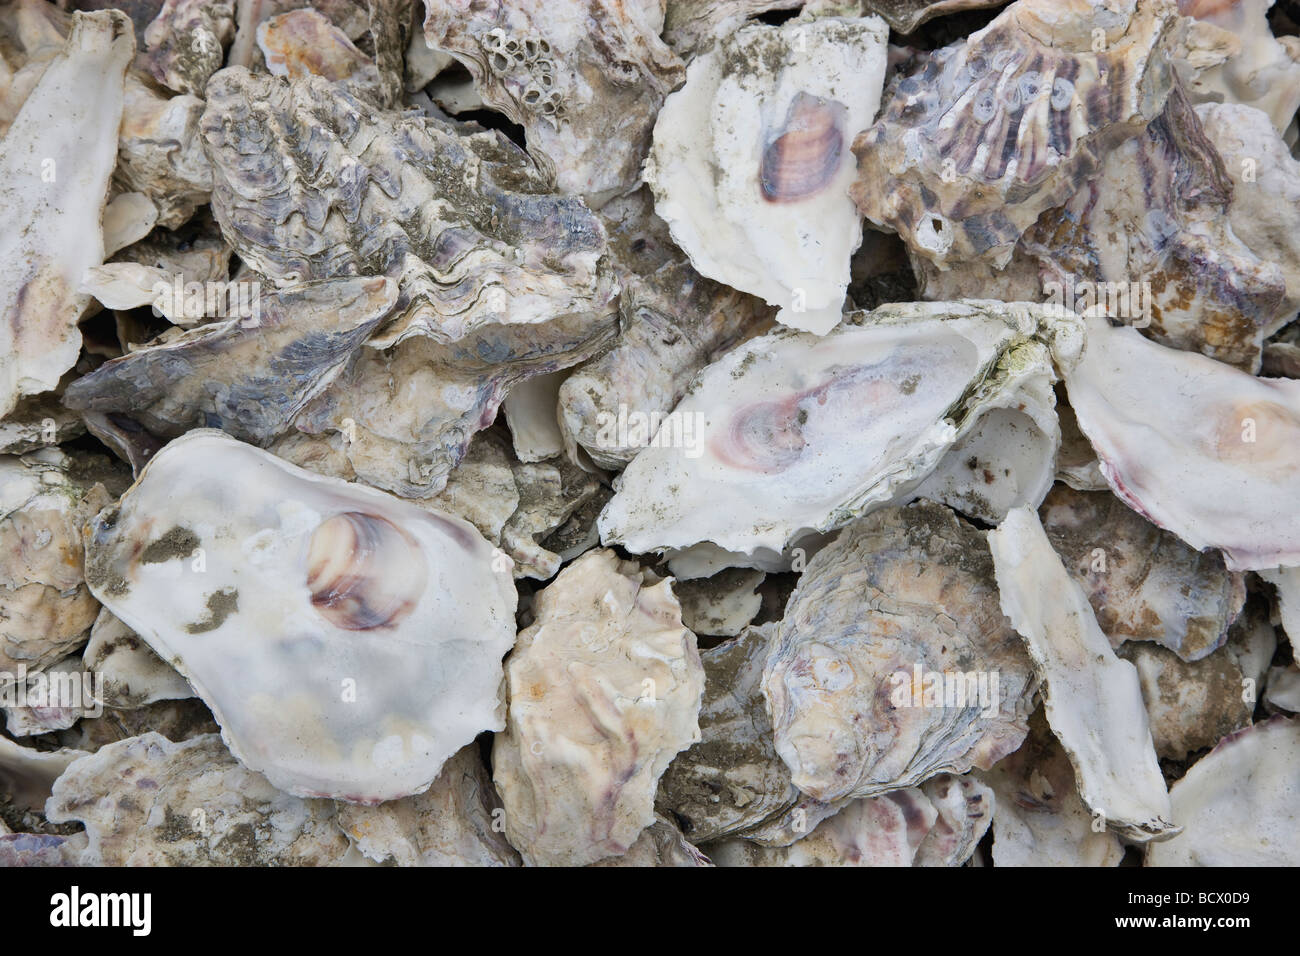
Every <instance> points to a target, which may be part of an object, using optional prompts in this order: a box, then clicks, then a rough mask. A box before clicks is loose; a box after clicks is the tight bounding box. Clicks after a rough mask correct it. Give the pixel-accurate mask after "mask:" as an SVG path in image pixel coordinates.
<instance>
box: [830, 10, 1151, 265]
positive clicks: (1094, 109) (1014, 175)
mask: <svg viewBox="0 0 1300 956" xmlns="http://www.w3.org/2000/svg"><path fill="white" fill-rule="evenodd" d="M1176 20H1177V12H1176V10H1175V9H1174V8H1173V6H1172V4H1171V3H1169V2H1167V0H1019V2H1017V3H1014V4H1012V5H1011V6H1010V7H1008V8H1007V9H1006V10H1004V11H1003V12H1002V13H1001V14H1000V15H999V16H998V17H997V18H996V19H995V20H994V21H993V22H992V23H990V24H989V25H988V26H987V27H985V28H984V29H982V30H980V31H978V32H976V33H974V34H972V35H971V36H970V37H969V38H968V39H967V40H966V41H965V42H964V43H958V44H954V45H953V46H950V47H946V48H944V49H942V50H936V51H935V52H933V53H931V54H929V55H928V56H926V57H925V58H923V59H922V60H921V62H920V65H919V67H918V68H917V69H916V71H915V72H912V73H910V74H908V75H905V76H904V75H900V76H899V77H897V78H896V79H895V80H894V81H893V82H892V83H891V85H890V87H889V89H888V90H887V91H886V96H885V105H884V108H883V111H882V113H881V116H880V119H878V120H877V121H876V123H875V125H873V126H872V127H871V128H870V129H867V130H865V131H864V132H862V133H861V134H860V135H859V136H858V138H857V140H856V141H855V143H854V144H853V151H854V152H855V153H856V154H857V157H858V179H857V182H856V183H855V184H854V186H853V197H854V199H855V201H856V202H857V204H858V209H859V210H860V212H861V213H862V215H864V216H865V217H866V218H867V219H869V220H871V221H872V222H873V223H876V224H877V225H880V226H884V227H887V228H889V229H893V230H895V231H897V232H898V233H899V235H901V236H902V238H903V240H904V241H905V242H906V243H907V246H908V249H909V250H910V251H911V252H912V253H913V254H914V255H916V256H918V257H921V258H924V259H926V260H929V261H930V262H931V263H933V264H934V265H935V266H937V267H938V268H940V269H946V268H948V267H950V266H951V265H952V264H954V263H962V262H966V261H970V260H976V259H979V260H983V261H984V262H987V263H989V264H991V265H993V266H994V267H997V268H1001V267H1002V266H1004V265H1006V263H1007V261H1008V260H1009V259H1010V258H1011V254H1012V251H1013V250H1014V248H1015V244H1016V241H1017V240H1018V239H1019V238H1020V236H1021V235H1022V234H1023V233H1024V232H1025V230H1026V229H1028V228H1029V227H1030V226H1031V225H1033V223H1034V222H1035V221H1036V220H1037V219H1038V217H1039V216H1040V215H1041V214H1042V213H1043V212H1045V211H1046V210H1048V209H1050V208H1052V207H1054V206H1058V205H1060V204H1061V203H1063V202H1064V201H1065V200H1067V199H1068V198H1070V196H1072V195H1073V194H1074V193H1075V192H1076V191H1077V189H1078V188H1079V186H1080V185H1081V184H1082V182H1084V181H1086V180H1087V179H1089V178H1091V177H1092V175H1093V174H1095V172H1096V170H1097V168H1098V166H1099V164H1100V162H1101V160H1102V157H1103V156H1104V155H1105V154H1106V153H1107V152H1108V151H1109V150H1111V149H1113V148H1114V147H1115V146H1116V145H1118V144H1119V143H1121V142H1123V141H1124V140H1125V139H1128V138H1129V137H1131V136H1134V135H1136V134H1137V133H1140V132H1141V131H1142V130H1143V129H1144V128H1145V126H1146V124H1147V123H1149V122H1150V121H1151V120H1152V119H1154V118H1155V117H1156V116H1157V115H1158V114H1159V112H1160V109H1161V107H1162V106H1163V105H1164V99H1165V96H1166V94H1167V93H1168V91H1169V87H1170V84H1171V83H1172V71H1171V68H1170V66H1169V63H1168V59H1167V56H1166V53H1167V48H1168V47H1169V46H1170V42H1171V36H1172V28H1173V26H1174V24H1175V21H1176ZM1095 31H1101V33H1100V38H1099V39H1100V42H1096V41H1095V39H1094V38H1096V37H1098V34H1097V33H1096V32H1095ZM1097 46H1100V47H1101V49H1100V50H1097V49H1096V48H1097Z"/></svg>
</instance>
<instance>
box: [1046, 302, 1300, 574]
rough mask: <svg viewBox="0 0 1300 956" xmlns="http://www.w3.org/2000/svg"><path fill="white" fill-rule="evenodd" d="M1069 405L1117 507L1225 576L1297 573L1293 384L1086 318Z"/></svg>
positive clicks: (1296, 402) (1298, 446)
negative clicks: (1205, 557)
mask: <svg viewBox="0 0 1300 956" xmlns="http://www.w3.org/2000/svg"><path fill="white" fill-rule="evenodd" d="M1065 378H1066V387H1067V390H1068V391H1069V395H1070V405H1071V407H1073V409H1074V413H1075V415H1076V417H1077V418H1078V421H1079V427H1080V428H1081V429H1082V430H1083V433H1084V434H1085V435H1087V436H1088V440H1089V441H1091V442H1092V446H1093V448H1094V449H1096V451H1097V456H1098V458H1099V459H1100V462H1101V472H1102V474H1103V475H1104V476H1105V477H1106V480H1107V481H1108V482H1109V483H1110V486H1111V488H1112V490H1114V492H1115V494H1117V495H1118V496H1119V497H1120V499H1121V500H1122V501H1123V502H1124V503H1125V504H1127V505H1128V506H1129V507H1130V508H1133V509H1134V510H1135V511H1137V512H1138V513H1139V514H1141V515H1142V516H1143V517H1145V518H1147V519H1148V520H1149V521H1151V522H1152V523H1154V524H1155V525H1157V526H1158V527H1161V528H1164V529H1166V530H1168V531H1172V532H1173V533H1174V534H1176V535H1178V537H1180V538H1182V539H1183V540H1184V541H1186V542H1187V543H1188V544H1190V545H1191V546H1192V547H1193V548H1197V549H1204V548H1207V547H1214V548H1218V549H1220V550H1221V551H1222V552H1223V555H1224V558H1225V560H1226V562H1227V566H1228V569H1229V570H1232V571H1241V570H1255V569H1262V568H1272V567H1276V566H1277V565H1295V564H1300V510H1298V509H1296V508H1295V507H1294V502H1295V501H1296V500H1297V499H1300V382H1297V381H1292V380H1290V379H1280V378H1276V379H1273V378H1268V379H1266V378H1255V377H1254V376H1251V375H1248V374H1246V373H1245V372H1241V371H1238V370H1237V369H1234V368H1232V367H1230V366H1227V365H1223V364H1221V363H1219V362H1216V361H1214V360H1213V359H1208V358H1205V357H1204V356H1201V355H1197V354H1195V353H1192V352H1179V351H1175V350H1173V349H1170V348H1166V347H1165V346H1162V345H1157V344H1156V343H1154V342H1150V341H1148V340H1147V339H1145V338H1143V337H1142V336H1141V335H1140V334H1139V333H1138V332H1137V331H1136V330H1134V329H1131V328H1111V327H1110V325H1109V324H1108V323H1107V322H1106V321H1105V320H1104V319H1097V318H1093V319H1089V320H1088V348H1087V351H1086V352H1085V354H1084V357H1083V360H1082V361H1081V362H1080V363H1079V364H1078V365H1077V366H1076V367H1075V368H1074V370H1073V371H1072V372H1070V373H1069V374H1067V375H1066V377H1065Z"/></svg>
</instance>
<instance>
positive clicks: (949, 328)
mask: <svg viewBox="0 0 1300 956" xmlns="http://www.w3.org/2000/svg"><path fill="white" fill-rule="evenodd" d="M1080 331H1081V326H1080V325H1079V322H1078V320H1077V319H1075V318H1074V317H1073V316H1071V315H1069V314H1066V315H1063V316H1060V317H1056V316H1054V315H1049V314H1048V313H1047V312H1045V311H1044V310H1043V309H1042V308H1041V307H1038V306H1031V305H1016V306H1004V305H1002V304H999V303H987V302H985V303H981V302H965V303H944V304H933V303H908V304H905V305H896V306H895V305H887V306H882V307H881V308H879V309H877V310H875V311H874V312H872V313H869V314H865V315H863V314H857V315H854V316H852V321H846V322H845V324H843V325H841V326H840V327H839V328H837V329H835V330H834V331H832V332H830V333H829V334H827V335H826V336H824V337H817V336H814V335H811V334H807V333H796V332H794V331H792V330H782V331H779V332H775V333H772V334H770V335H764V336H760V337H759V338H755V339H751V340H750V341H748V342H746V343H744V344H743V345H741V346H739V347H737V348H735V349H733V350H732V351H730V352H728V353H727V354H726V355H725V356H724V357H723V358H722V359H720V360H719V361H718V362H715V363H714V364H713V365H711V366H709V367H708V368H707V369H705V370H704V371H703V372H701V373H700V376H699V378H698V379H697V381H696V384H695V386H694V387H693V389H692V391H691V392H690V394H688V395H687V396H686V397H685V398H684V399H683V400H682V401H681V402H680V403H679V404H678V405H677V407H676V409H674V411H673V420H672V421H669V422H666V423H665V424H664V425H663V426H661V428H660V431H659V432H658V434H657V435H656V436H655V439H654V441H653V442H652V445H651V447H649V448H646V449H645V450H643V451H642V452H641V453H640V454H639V455H638V456H637V457H636V459H634V460H633V462H632V464H631V465H629V466H628V468H627V470H626V471H624V472H623V475H622V478H621V479H620V483H619V485H618V491H617V494H615V496H614V498H613V500H612V501H611V502H610V503H609V505H608V506H607V507H606V508H605V511H604V512H603V513H602V514H601V517H600V531H601V540H602V541H604V543H605V544H612V543H618V544H622V545H624V546H625V547H627V548H628V549H629V550H630V551H634V552H637V553H644V552H646V551H650V550H664V549H680V548H685V547H688V546H690V545H693V544H697V543H699V542H712V543H713V544H715V545H716V546H717V547H718V548H721V549H725V550H726V551H729V552H733V554H732V556H731V558H730V563H733V564H745V565H749V566H757V567H763V568H765V569H769V570H782V569H784V567H788V558H782V557H781V556H782V553H783V552H785V551H786V550H787V548H788V546H790V545H792V544H797V543H798V541H799V539H800V538H801V537H804V536H806V535H807V534H808V533H809V532H813V531H828V530H832V529H834V528H837V527H840V526H842V525H844V524H846V523H847V522H848V521H850V520H852V518H853V517H854V516H856V515H860V514H863V513H866V512H869V511H870V510H872V509H873V508H878V507H883V506H886V505H889V504H896V503H901V502H905V501H908V500H910V498H911V496H912V495H913V493H914V491H915V489H916V488H917V486H919V485H920V484H921V483H922V481H924V479H925V478H926V477H927V476H928V475H929V474H930V473H931V472H932V471H933V470H934V469H935V468H936V467H937V466H938V465H939V463H940V461H941V460H942V458H943V456H944V454H945V453H946V452H947V451H948V450H949V449H950V448H952V447H953V446H954V444H955V443H956V442H957V441H958V440H960V439H961V438H962V437H964V436H965V435H966V434H968V433H969V432H970V431H971V430H972V429H973V428H974V427H975V426H976V425H977V424H978V423H979V422H980V421H981V420H982V418H983V416H984V415H985V414H986V413H987V412H989V411H990V410H992V409H995V408H1012V409H1015V408H1016V406H1019V405H1026V404H1027V402H1026V399H1025V395H1024V389H1025V387H1026V386H1027V383H1029V384H1032V383H1034V382H1035V381H1041V380H1042V379H1043V378H1044V377H1048V378H1050V377H1052V376H1054V374H1055V373H1054V371H1053V366H1054V363H1055V364H1061V363H1064V364H1066V365H1068V364H1069V363H1070V362H1071V361H1073V356H1074V355H1076V354H1077V351H1078V349H1079V348H1080V347H1081V341H1080ZM1027 420H1028V419H1027ZM1051 424H1054V420H1053V421H1051V422H1048V426H1049V427H1050V425H1051ZM688 428H689V429H690V431H689V432H688V431H687V429H688ZM1042 438H1043V439H1044V440H1043V441H1040V442H1039V444H1038V448H1039V451H1040V456H1041V458H1042V459H1045V460H1047V461H1050V460H1052V459H1053V458H1054V455H1055V449H1056V443H1057V442H1058V441H1059V434H1058V433H1056V432H1055V431H1053V432H1052V433H1051V434H1049V435H1045V436H1042ZM656 446H657V447H656ZM674 446H676V447H674ZM1040 465H1041V462H1040ZM1052 471H1053V469H1052V468H1051V467H1050V466H1049V467H1041V466H1040V467H1036V468H1035V474H1036V478H1034V479H1032V480H1030V479H1025V480H1023V481H1021V482H1018V483H1017V484H1018V487H1020V488H1022V489H1024V494H1025V497H1026V498H1027V500H1028V501H1030V502H1032V503H1033V504H1035V505H1036V504H1037V503H1038V501H1039V500H1041V496H1042V495H1043V494H1045V493H1046V492H1047V488H1048V487H1049V486H1050V483H1051V480H1052ZM975 483H976V486H977V487H982V486H983V484H984V482H983V481H982V480H979V479H976V482H975ZM720 502H725V505H723V506H721V507H720V506H719V503H720ZM1014 503H1019V502H1018V501H1017V502H1014ZM724 566H725V564H724ZM706 573H711V572H706Z"/></svg>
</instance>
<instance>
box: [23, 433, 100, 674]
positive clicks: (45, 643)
mask: <svg viewBox="0 0 1300 956" xmlns="http://www.w3.org/2000/svg"><path fill="white" fill-rule="evenodd" d="M77 472H78V469H77V467H76V463H75V462H74V460H73V459H71V458H69V457H68V456H67V455H65V454H63V452H61V451H60V450H59V449H57V448H47V449H44V450H42V451H35V452H30V453H28V454H26V455H23V456H22V457H12V456H8V455H5V456H0V554H3V555H4V561H3V564H0V685H4V684H8V683H11V682H14V681H16V680H17V674H16V673H15V672H16V670H17V668H18V667H20V666H22V667H26V668H27V669H28V670H29V671H31V672H33V673H34V672H36V671H39V670H42V669H44V668H45V667H46V666H47V665H49V664H53V663H54V662H55V661H58V660H59V659H61V658H63V657H65V656H66V655H67V654H68V653H69V652H70V651H73V650H75V649H76V648H77V646H78V645H80V644H81V643H83V642H84V641H85V639H86V634H87V632H88V631H89V630H90V627H91V625H92V624H94V622H95V616H96V614H98V613H99V603H98V602H97V601H96V600H95V598H94V597H93V596H92V595H91V593H90V591H89V590H88V588H87V586H86V580H85V576H84V573H83V568H84V548H83V545H82V540H81V529H82V526H83V525H84V524H85V523H86V522H87V521H89V520H90V519H91V518H92V517H93V516H94V514H95V513H96V512H97V511H99V510H100V509H101V508H103V507H105V506H106V505H108V504H109V503H110V502H111V500H112V498H111V496H110V495H109V493H108V492H107V490H106V489H105V488H104V486H103V485H102V484H99V483H97V482H94V481H93V480H86V479H85V478H83V477H81V476H79V475H78V474H77Z"/></svg>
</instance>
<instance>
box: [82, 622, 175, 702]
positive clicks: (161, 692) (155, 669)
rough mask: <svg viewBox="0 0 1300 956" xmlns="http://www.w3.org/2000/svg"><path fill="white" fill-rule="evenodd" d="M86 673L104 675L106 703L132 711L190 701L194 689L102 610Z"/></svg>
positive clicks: (93, 633)
mask: <svg viewBox="0 0 1300 956" xmlns="http://www.w3.org/2000/svg"><path fill="white" fill-rule="evenodd" d="M82 664H83V665H84V667H85V670H86V671H88V672H90V673H93V674H97V675H102V679H103V685H102V686H103V696H104V700H103V703H104V704H105V705H106V706H108V707H115V708H123V709H130V708H136V707H143V706H145V705H146V704H152V703H155V702H157V701H160V700H187V699H189V698H191V697H193V696H194V688H192V687H190V685H189V682H188V681H186V680H185V678H184V677H182V676H181V675H180V674H178V673H176V669H175V668H173V667H172V666H171V665H169V664H168V663H167V662H166V661H164V660H162V659H161V658H160V657H159V656H158V655H157V654H155V653H154V652H153V650H152V649H150V647H149V645H148V644H146V643H145V642H144V641H142V640H141V639H140V638H139V637H138V636H137V635H136V634H135V632H134V631H132V630H131V629H130V628H129V627H127V626H126V625H125V624H123V623H122V622H121V621H119V620H118V619H117V618H116V617H114V616H113V614H112V612H111V611H109V610H108V609H107V608H100V611H99V617H97V618H95V625H94V627H92V628H91V629H90V640H89V641H88V642H87V644H86V650H85V652H84V653H83V655H82Z"/></svg>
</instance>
